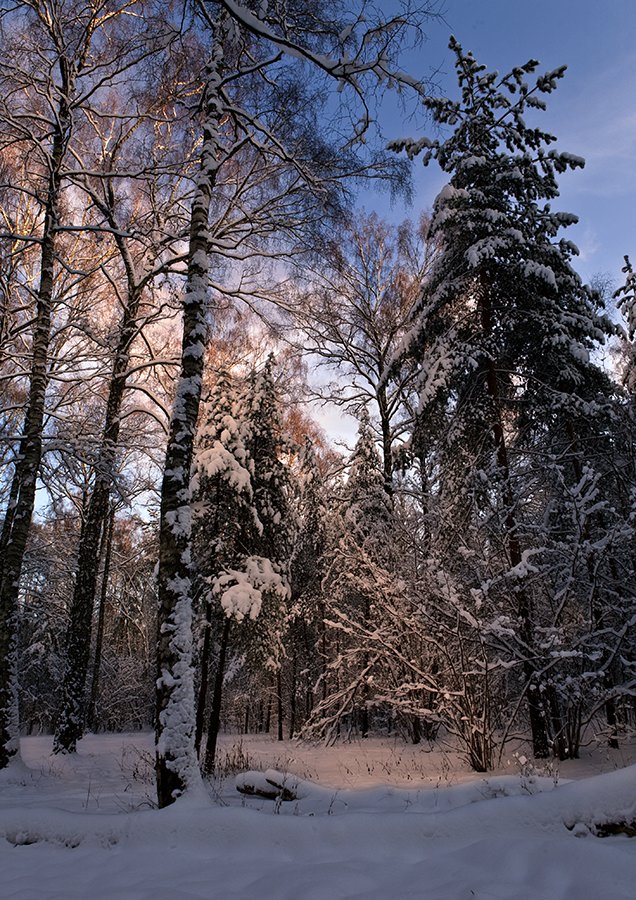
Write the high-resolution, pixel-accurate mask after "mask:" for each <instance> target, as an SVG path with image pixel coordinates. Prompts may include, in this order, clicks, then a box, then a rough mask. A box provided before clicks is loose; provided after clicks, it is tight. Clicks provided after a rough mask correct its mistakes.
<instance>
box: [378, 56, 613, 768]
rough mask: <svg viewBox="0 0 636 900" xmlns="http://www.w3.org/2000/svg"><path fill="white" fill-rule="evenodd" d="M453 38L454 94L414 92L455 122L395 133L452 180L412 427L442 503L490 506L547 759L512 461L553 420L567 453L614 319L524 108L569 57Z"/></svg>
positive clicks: (419, 313) (416, 338) (594, 394)
mask: <svg viewBox="0 0 636 900" xmlns="http://www.w3.org/2000/svg"><path fill="white" fill-rule="evenodd" d="M450 46H451V49H452V50H453V52H454V53H455V57H456V70H457V75H458V80H459V86H460V89H461V99H460V100H458V101H453V100H442V99H434V98H433V99H430V100H427V101H425V103H426V105H427V106H428V107H429V109H430V110H431V112H432V114H433V116H434V118H435V119H436V121H437V122H438V123H440V125H442V126H451V127H452V129H453V131H452V134H451V135H450V137H448V138H446V139H439V140H437V141H429V140H428V139H426V138H423V139H421V140H419V141H409V140H407V141H399V142H397V143H396V144H395V145H394V147H395V149H405V150H406V151H407V152H408V154H409V156H411V157H413V156H415V155H417V154H419V153H423V154H424V162H425V164H427V163H428V162H429V161H431V160H433V159H435V160H436V161H437V163H438V164H439V166H440V167H441V169H442V170H443V171H444V172H446V173H447V174H448V175H449V177H450V180H449V183H448V184H447V185H446V187H444V188H443V189H442V191H441V193H440V194H439V196H438V197H437V200H436V202H435V207H434V212H433V219H432V223H431V232H432V235H433V237H434V238H436V239H437V240H438V241H439V242H440V245H441V252H440V255H439V257H438V258H437V259H436V261H435V262H434V265H433V268H432V271H431V273H430V278H429V279H428V281H427V282H426V283H425V285H424V288H423V291H422V295H421V299H420V302H419V303H418V304H417V307H416V314H415V316H414V320H413V327H412V330H411V333H410V336H409V339H408V341H407V342H406V346H405V354H404V355H406V356H409V357H412V358H414V359H415V360H416V361H417V363H418V364H419V366H420V373H421V374H420V381H419V391H420V428H421V429H422V430H423V429H426V427H427V426H429V428H430V430H432V431H434V436H435V439H436V441H437V445H438V447H439V454H438V465H439V472H440V497H441V498H443V503H442V504H441V507H442V508H443V509H444V510H445V514H446V515H450V516H451V517H452V518H453V519H455V521H458V520H459V521H462V520H465V518H466V517H470V516H477V517H481V518H482V519H483V516H484V515H489V516H491V517H492V521H493V522H494V523H496V530H495V531H494V532H493V534H494V535H496V534H499V541H498V543H499V547H498V551H497V552H498V553H499V554H500V556H499V563H498V567H499V575H500V576H501V577H504V581H505V573H506V571H508V572H513V573H517V574H518V577H517V578H515V579H513V580H512V581H508V587H507V590H508V596H509V607H510V611H511V612H513V611H514V612H515V614H516V620H517V623H518V626H517V632H516V645H517V651H516V652H517V654H518V659H519V660H520V661H521V664H522V671H523V679H524V686H523V689H524V690H525V692H526V695H527V697H528V701H529V713H530V724H531V730H532V735H533V743H534V750H535V754H536V755H538V756H545V755H546V754H547V753H548V749H549V730H550V729H549V725H548V722H549V720H550V718H551V717H552V715H553V714H556V711H555V709H554V704H553V703H552V701H551V699H550V697H549V691H547V690H546V686H545V685H544V684H543V683H542V680H541V674H540V669H541V665H540V663H539V662H538V659H539V658H540V656H541V653H540V647H539V643H540V636H539V634H538V633H537V630H536V626H537V610H536V598H535V596H534V593H533V591H532V590H531V588H530V587H529V586H527V585H526V583H525V582H526V581H527V579H526V578H525V575H526V574H527V553H528V552H529V551H530V550H531V549H532V548H531V546H528V545H526V546H524V532H523V515H522V513H521V512H520V503H521V500H522V498H523V495H524V493H525V490H526V486H525V485H524V483H523V477H522V470H523V467H522V466H520V464H519V460H520V459H521V454H522V453H523V452H524V451H527V452H529V451H530V450H532V449H535V450H536V444H537V441H538V440H539V439H540V441H541V443H542V444H543V447H544V449H545V447H546V445H547V444H550V443H554V442H555V436H556V434H557V433H559V434H560V435H563V434H564V429H565V433H566V436H567V434H568V433H569V440H568V441H567V442H566V446H564V447H562V448H561V452H562V453H563V454H565V455H566V456H569V457H570V458H571V457H572V456H573V455H575V454H576V453H577V452H578V447H577V446H576V445H575V444H576V441H575V439H574V437H573V436H574V435H575V429H576V423H577V421H578V420H579V419H580V418H581V417H582V416H584V415H585V414H586V413H587V412H589V409H590V404H592V403H594V402H596V401H597V400H598V397H599V396H601V397H603V396H607V395H608V394H609V393H611V386H610V385H609V382H608V379H607V378H606V377H605V376H603V375H602V373H601V372H600V371H599V370H598V369H596V368H595V367H594V365H593V364H592V363H591V362H590V356H591V353H592V351H593V350H594V349H595V348H596V347H597V345H598V342H599V341H602V340H603V339H604V338H605V337H606V336H607V335H608V334H610V333H611V331H612V326H611V325H610V323H609V320H608V319H607V318H606V317H605V316H604V314H603V311H602V308H601V306H600V302H599V299H598V297H597V296H596V295H594V294H593V292H591V291H590V290H589V289H588V288H587V287H586V286H584V285H583V284H582V282H581V280H580V278H579V276H578V275H577V274H576V272H575V271H574V269H573V268H572V265H571V262H572V258H573V256H574V255H575V254H576V252H577V251H576V248H575V246H574V245H573V244H572V243H571V242H569V241H567V240H565V239H563V238H559V237H558V234H559V231H560V229H561V228H562V227H564V226H567V225H569V224H571V223H573V222H575V221H576V217H574V216H572V215H570V214H566V213H560V212H555V211H553V210H552V208H551V201H552V200H554V199H555V198H556V197H557V196H558V193H559V192H558V184H557V175H558V174H560V173H562V172H565V171H567V170H568V169H575V168H578V167H581V166H582V165H583V160H581V159H580V158H578V157H575V156H572V155H570V154H567V153H561V152H558V151H556V150H554V149H551V148H550V145H551V144H553V143H554V141H555V138H554V137H553V136H552V135H550V134H548V133H547V132H545V131H542V130H541V129H538V128H531V127H529V126H528V125H526V123H525V121H524V118H523V116H524V115H525V113H526V112H528V111H531V110H533V109H544V108H545V102H544V100H543V99H542V97H541V95H544V94H549V93H551V92H552V91H553V90H554V89H555V88H556V86H557V82H558V80H559V79H560V78H561V77H562V76H563V74H564V71H565V67H562V68H560V69H557V70H555V71H552V72H548V73H547V74H545V75H541V76H539V77H537V78H536V79H535V81H534V82H533V83H528V81H527V80H526V79H527V76H530V75H532V74H533V73H534V72H535V71H536V69H537V67H538V63H537V62H536V61H535V60H530V61H529V62H528V63H526V64H525V65H524V66H521V67H518V68H515V69H513V70H512V72H510V73H508V74H506V75H504V76H503V77H500V76H499V75H498V73H496V72H494V73H489V72H487V71H486V69H485V67H484V66H481V65H479V64H478V63H477V62H476V60H475V59H474V57H473V56H472V54H470V53H464V51H463V50H462V48H461V46H460V45H459V44H458V43H457V42H456V41H455V40H454V39H452V40H451V44H450ZM495 547H496V543H495V545H494V547H493V549H494V548H495ZM475 587H476V588H477V589H478V588H479V587H480V586H479V584H476V585H475Z"/></svg>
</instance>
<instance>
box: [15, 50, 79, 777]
mask: <svg viewBox="0 0 636 900" xmlns="http://www.w3.org/2000/svg"><path fill="white" fill-rule="evenodd" d="M59 67H60V75H61V90H60V93H61V98H60V101H59V107H58V115H57V122H56V127H55V132H54V135H53V143H52V148H51V157H50V173H49V183H48V194H47V200H46V209H45V215H44V228H43V232H42V239H41V256H40V285H39V289H38V293H37V306H36V316H35V324H34V331H33V354H32V361H31V374H30V383H29V396H28V405H27V410H26V415H25V421H24V429H23V433H22V438H21V440H20V445H19V449H18V455H17V459H16V462H15V468H14V473H13V479H12V483H11V489H10V499H11V502H10V505H9V507H8V508H7V511H6V514H5V519H4V523H3V526H2V533H1V534H0V769H1V768H4V767H5V766H6V765H7V764H8V763H9V761H10V759H11V757H12V756H13V755H14V754H15V753H17V752H18V750H19V741H18V734H19V729H18V713H17V705H16V703H17V687H16V684H15V680H14V678H15V674H16V673H15V664H16V660H15V652H16V642H17V615H18V594H19V586H20V576H21V574H22V564H23V561H24V553H25V549H26V544H27V538H28V536H29V531H30V528H31V520H32V517H33V508H34V505H35V492H36V484H37V477H38V472H39V468H40V462H41V459H42V428H43V424H44V409H45V398H46V389H47V384H48V354H49V341H50V333H51V312H52V300H53V287H54V281H55V271H54V270H55V255H56V237H57V227H58V215H59V201H60V190H61V182H62V175H61V171H62V162H63V159H64V155H65V153H66V148H67V145H68V139H69V136H70V130H71V124H72V115H71V111H70V108H69V97H70V95H71V92H72V87H73V73H72V70H71V67H70V66H69V64H68V63H67V61H66V60H65V59H63V58H62V59H61V60H60V62H59Z"/></svg>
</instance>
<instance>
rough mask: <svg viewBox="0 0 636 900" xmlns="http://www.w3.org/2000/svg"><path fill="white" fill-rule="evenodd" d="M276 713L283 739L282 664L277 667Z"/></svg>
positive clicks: (279, 738) (281, 738)
mask: <svg viewBox="0 0 636 900" xmlns="http://www.w3.org/2000/svg"><path fill="white" fill-rule="evenodd" d="M276 715H277V718H278V729H277V735H276V737H277V738H278V740H279V741H282V740H283V678H282V674H281V668H280V665H279V667H278V668H277V669H276Z"/></svg>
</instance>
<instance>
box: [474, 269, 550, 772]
mask: <svg viewBox="0 0 636 900" xmlns="http://www.w3.org/2000/svg"><path fill="white" fill-rule="evenodd" d="M481 287H482V290H481V297H480V311H481V323H482V329H483V333H484V335H485V336H488V335H490V333H491V331H492V312H491V297H490V285H489V280H488V277H487V276H486V277H484V276H482V285H481ZM486 391H487V393H488V396H489V397H490V400H491V403H492V411H493V422H492V432H493V437H494V442H495V449H496V454H497V464H498V466H499V470H500V472H501V477H502V480H503V500H504V504H505V507H506V510H507V512H506V531H505V535H504V540H505V545H506V548H507V551H508V557H509V560H510V565H511V566H512V567H513V568H514V567H515V566H518V565H520V564H521V562H522V559H523V555H522V552H521V545H520V543H519V528H518V524H517V521H516V518H515V514H514V497H513V495H512V489H511V487H510V464H509V460H508V447H507V445H506V435H505V431H504V427H503V421H502V415H501V397H500V393H499V383H498V379H497V370H496V368H495V363H494V362H493V360H492V359H491V358H487V360H486ZM517 611H518V615H519V620H520V628H519V636H520V638H521V644H522V653H523V673H524V677H525V680H526V686H527V695H526V696H527V699H528V713H529V718H530V730H531V732H532V746H533V752H534V755H535V756H536V757H537V758H540V759H545V758H546V757H547V756H549V755H550V742H549V736H548V721H547V716H546V712H545V706H544V703H543V698H542V697H541V689H540V685H539V684H538V683H537V672H536V668H535V665H534V663H533V662H532V657H534V655H535V654H534V650H533V648H534V617H533V610H532V601H531V599H530V597H529V596H528V594H527V592H526V591H524V590H519V591H518V592H517Z"/></svg>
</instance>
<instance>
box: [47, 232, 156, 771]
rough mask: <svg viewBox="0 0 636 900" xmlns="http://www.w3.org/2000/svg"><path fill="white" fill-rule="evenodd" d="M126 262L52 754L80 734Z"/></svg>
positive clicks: (122, 380)
mask: <svg viewBox="0 0 636 900" xmlns="http://www.w3.org/2000/svg"><path fill="white" fill-rule="evenodd" d="M120 250H122V255H123V256H124V259H126V260H128V263H129V264H128V266H127V269H128V278H129V294H128V303H127V304H126V308H125V310H124V314H123V318H122V323H121V328H120V333H119V341H118V345H117V351H116V354H115V359H114V361H113V370H112V375H111V380H110V389H109V394H108V400H107V404H106V416H105V421H104V429H103V432H102V441H101V446H100V449H99V455H98V459H97V463H96V466H95V484H94V487H93V491H92V493H91V496H90V499H89V502H88V508H87V511H86V518H85V521H84V528H83V531H82V538H81V541H80V546H79V552H78V556H77V571H76V575H75V587H74V590H73V599H72V601H71V607H70V613H69V626H68V631H67V637H66V648H67V650H66V670H65V673H64V683H63V702H62V711H61V714H60V719H59V721H58V725H57V728H56V731H55V741H54V745H53V751H54V752H55V753H60V752H62V753H73V752H74V751H75V749H76V746H77V741H78V740H79V739H80V738H81V737H82V734H83V733H84V722H85V714H86V677H87V673H88V661H89V648H90V645H91V631H92V622H93V611H94V607H95V595H96V592H97V578H98V569H99V554H98V547H99V539H100V535H101V534H102V533H103V531H104V528H105V524H106V520H107V518H108V507H109V502H110V493H111V489H112V483H113V479H114V475H115V471H114V470H115V458H116V451H117V444H118V441H119V425H120V413H121V406H122V402H123V398H124V393H125V390H126V382H127V378H128V366H129V361H130V347H131V344H132V342H133V339H134V337H135V335H136V333H137V315H138V312H139V304H140V301H141V291H140V290H137V289H135V288H134V287H133V285H134V283H135V277H134V272H133V270H132V263H131V262H130V257H129V255H128V253H127V251H126V249H125V247H120Z"/></svg>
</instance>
